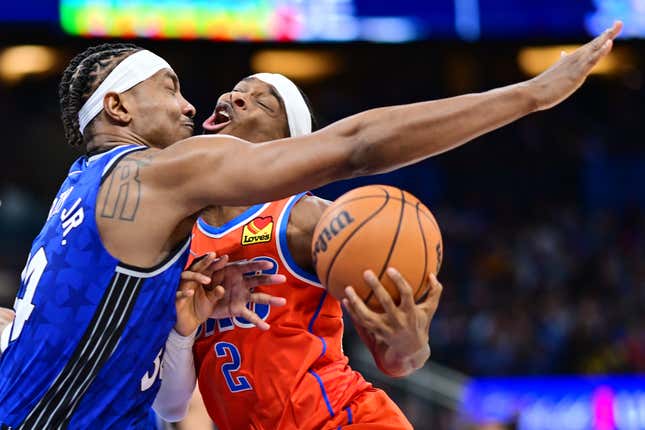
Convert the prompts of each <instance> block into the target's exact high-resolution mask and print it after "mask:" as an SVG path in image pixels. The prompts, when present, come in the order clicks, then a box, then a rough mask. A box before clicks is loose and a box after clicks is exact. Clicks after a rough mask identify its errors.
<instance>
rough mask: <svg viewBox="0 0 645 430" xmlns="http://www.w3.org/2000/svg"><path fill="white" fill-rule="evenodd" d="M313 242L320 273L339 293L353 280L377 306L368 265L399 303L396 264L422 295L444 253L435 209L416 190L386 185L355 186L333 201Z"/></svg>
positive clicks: (371, 304) (339, 295)
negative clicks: (390, 272)
mask: <svg viewBox="0 0 645 430" xmlns="http://www.w3.org/2000/svg"><path fill="white" fill-rule="evenodd" d="M311 248H312V256H313V263H314V267H315V269H316V273H317V274H318V278H319V279H320V281H321V282H322V284H323V285H325V286H326V287H327V290H328V291H329V292H330V293H331V294H332V295H333V296H334V297H336V298H338V299H341V298H343V297H344V296H345V291H344V290H345V287H346V286H347V285H351V286H352V287H354V289H355V290H356V292H357V294H358V295H359V296H360V297H361V299H363V301H364V302H365V303H366V304H367V306H369V307H370V308H371V309H373V310H377V311H382V307H381V305H380V303H379V301H378V299H377V298H376V296H375V295H374V294H373V292H372V289H371V288H370V287H369V286H368V285H367V284H366V283H365V281H364V280H363V272H364V271H365V270H367V269H371V270H373V271H374V273H375V274H376V276H377V277H378V278H379V280H380V281H381V283H382V284H383V286H384V287H385V288H386V289H387V291H388V293H389V294H390V296H391V297H392V299H393V300H394V302H395V303H396V304H399V301H400V295H399V290H398V288H397V287H396V285H395V284H394V283H393V282H392V281H391V280H390V278H389V276H387V274H386V273H385V271H386V269H387V268H388V267H394V268H396V269H397V270H399V272H401V274H402V275H403V277H404V278H405V279H406V280H407V281H408V283H409V284H410V286H411V287H412V293H413V294H414V299H415V301H418V300H419V299H420V298H421V297H423V295H424V294H425V293H426V292H427V291H428V288H429V282H428V275H429V274H430V273H434V274H437V272H438V271H439V268H440V267H441V260H442V256H443V242H442V240H441V231H440V230H439V226H438V224H437V221H436V220H435V218H434V216H433V215H432V213H431V212H430V210H428V208H427V207H425V206H424V205H423V204H422V203H421V202H420V201H419V200H418V199H417V198H416V197H414V196H413V195H412V194H410V193H408V192H406V191H403V190H400V189H398V188H395V187H390V186H386V185H370V186H366V187H360V188H356V189H354V190H352V191H350V192H348V193H346V194H344V195H342V196H341V197H340V198H338V199H337V200H336V201H335V202H334V203H332V204H331V206H329V207H328V208H327V210H325V212H324V213H323V215H322V217H321V218H320V220H319V221H318V224H317V226H316V229H315V230H314V236H313V240H312V244H311Z"/></svg>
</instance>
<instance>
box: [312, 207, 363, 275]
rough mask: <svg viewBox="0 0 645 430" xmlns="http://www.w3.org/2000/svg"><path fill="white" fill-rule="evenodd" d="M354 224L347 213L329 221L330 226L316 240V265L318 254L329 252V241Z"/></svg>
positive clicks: (314, 257) (314, 256)
mask: <svg viewBox="0 0 645 430" xmlns="http://www.w3.org/2000/svg"><path fill="white" fill-rule="evenodd" d="M353 222H354V218H352V216H351V215H350V214H349V212H347V211H342V212H340V213H339V214H338V215H336V216H335V217H333V218H332V219H331V221H329V224H327V226H325V228H323V230H322V231H321V232H320V234H319V235H318V237H317V238H316V242H315V245H314V255H313V260H314V265H315V264H316V260H317V259H316V257H317V256H318V253H320V252H325V251H327V244H328V243H329V241H330V240H332V239H333V238H334V237H336V236H338V234H339V233H340V232H341V231H343V229H344V228H345V227H347V226H348V225H350V224H351V223H353Z"/></svg>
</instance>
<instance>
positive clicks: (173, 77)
mask: <svg viewBox="0 0 645 430" xmlns="http://www.w3.org/2000/svg"><path fill="white" fill-rule="evenodd" d="M164 75H166V78H170V80H172V83H173V84H174V85H175V86H176V87H179V78H178V77H177V75H175V74H174V73H172V72H171V71H170V70H166V71H164Z"/></svg>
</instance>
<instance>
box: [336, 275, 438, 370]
mask: <svg viewBox="0 0 645 430" xmlns="http://www.w3.org/2000/svg"><path fill="white" fill-rule="evenodd" d="M386 273H387V276H389V277H390V279H392V281H393V282H394V283H395V284H396V286H397V287H398V289H399V293H400V294H401V303H400V304H399V305H398V306H397V305H395V304H394V302H393V301H392V299H391V297H390V295H389V294H388V292H387V290H386V289H385V287H383V285H382V284H381V283H380V282H379V280H378V278H377V277H376V275H374V273H373V272H372V271H367V272H365V275H364V277H365V282H366V283H367V284H368V285H369V286H370V287H371V288H372V291H374V295H375V296H376V297H377V298H378V300H379V302H380V303H381V306H382V307H383V309H384V312H383V313H377V312H374V311H372V310H370V309H369V308H368V307H367V306H366V305H365V303H364V302H363V301H362V300H361V299H360V297H358V295H357V294H356V292H355V291H354V289H353V288H352V287H347V289H346V290H345V295H346V296H347V298H345V299H343V305H344V307H345V309H346V310H347V312H349V314H350V316H351V317H352V321H353V322H354V326H355V327H356V329H357V331H358V333H359V335H360V336H361V338H362V339H363V342H365V344H366V345H367V347H368V348H369V350H370V352H371V353H372V356H373V357H374V361H375V362H376V365H377V366H378V368H379V369H380V370H381V371H382V372H383V373H385V374H387V375H389V376H394V377H400V376H407V375H409V374H411V373H412V372H414V371H415V370H417V369H419V368H421V367H423V365H424V364H425V363H426V361H428V358H430V345H429V344H428V338H429V330H430V323H431V322H432V318H433V317H434V314H435V312H436V311H437V307H438V306H439V299H440V298H441V292H442V291H443V287H442V286H441V284H440V283H439V281H437V278H436V277H435V276H434V275H430V276H429V277H428V280H429V282H430V290H429V292H428V295H427V297H426V299H425V300H424V301H423V302H421V303H419V304H415V303H414V298H413V293H412V287H410V285H409V284H408V282H407V281H406V280H405V279H404V278H403V277H402V276H401V274H400V273H399V272H398V271H397V270H395V269H392V268H390V269H388V270H387V272H386Z"/></svg>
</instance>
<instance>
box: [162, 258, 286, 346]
mask: <svg viewBox="0 0 645 430" xmlns="http://www.w3.org/2000/svg"><path fill="white" fill-rule="evenodd" d="M270 267H271V263H268V262H265V261H245V262H236V263H231V264H229V262H228V256H226V255H224V256H222V257H220V258H216V256H215V253H208V254H206V255H205V256H203V257H202V258H200V259H199V260H196V261H195V262H193V264H192V265H191V266H190V267H189V268H188V270H186V271H184V272H183V273H182V275H181V282H180V284H179V289H178V291H177V299H176V309H177V323H176V325H175V330H176V331H177V332H178V333H179V334H181V335H183V336H188V335H189V334H191V333H193V332H194V331H195V330H196V329H197V327H199V325H200V324H202V323H203V322H204V321H206V320H207V319H208V318H226V317H232V316H241V317H244V318H246V319H247V320H248V321H249V322H251V323H253V324H255V325H256V326H257V327H258V328H260V329H261V330H267V329H269V325H268V324H267V323H266V322H265V321H263V320H262V319H261V318H260V317H259V316H258V315H257V314H255V312H253V311H251V310H250V309H248V308H247V307H246V304H247V303H248V302H254V303H262V304H271V305H273V306H282V305H284V304H285V303H286V301H285V299H283V298H281V297H274V296H271V295H269V294H265V293H254V292H253V291H252V289H253V288H255V287H257V286H260V285H272V284H279V283H283V282H284V281H285V278H284V276H283V275H262V274H261V272H262V270H265V269H268V268H270ZM245 274H246V275H245ZM249 274H252V275H249Z"/></svg>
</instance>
